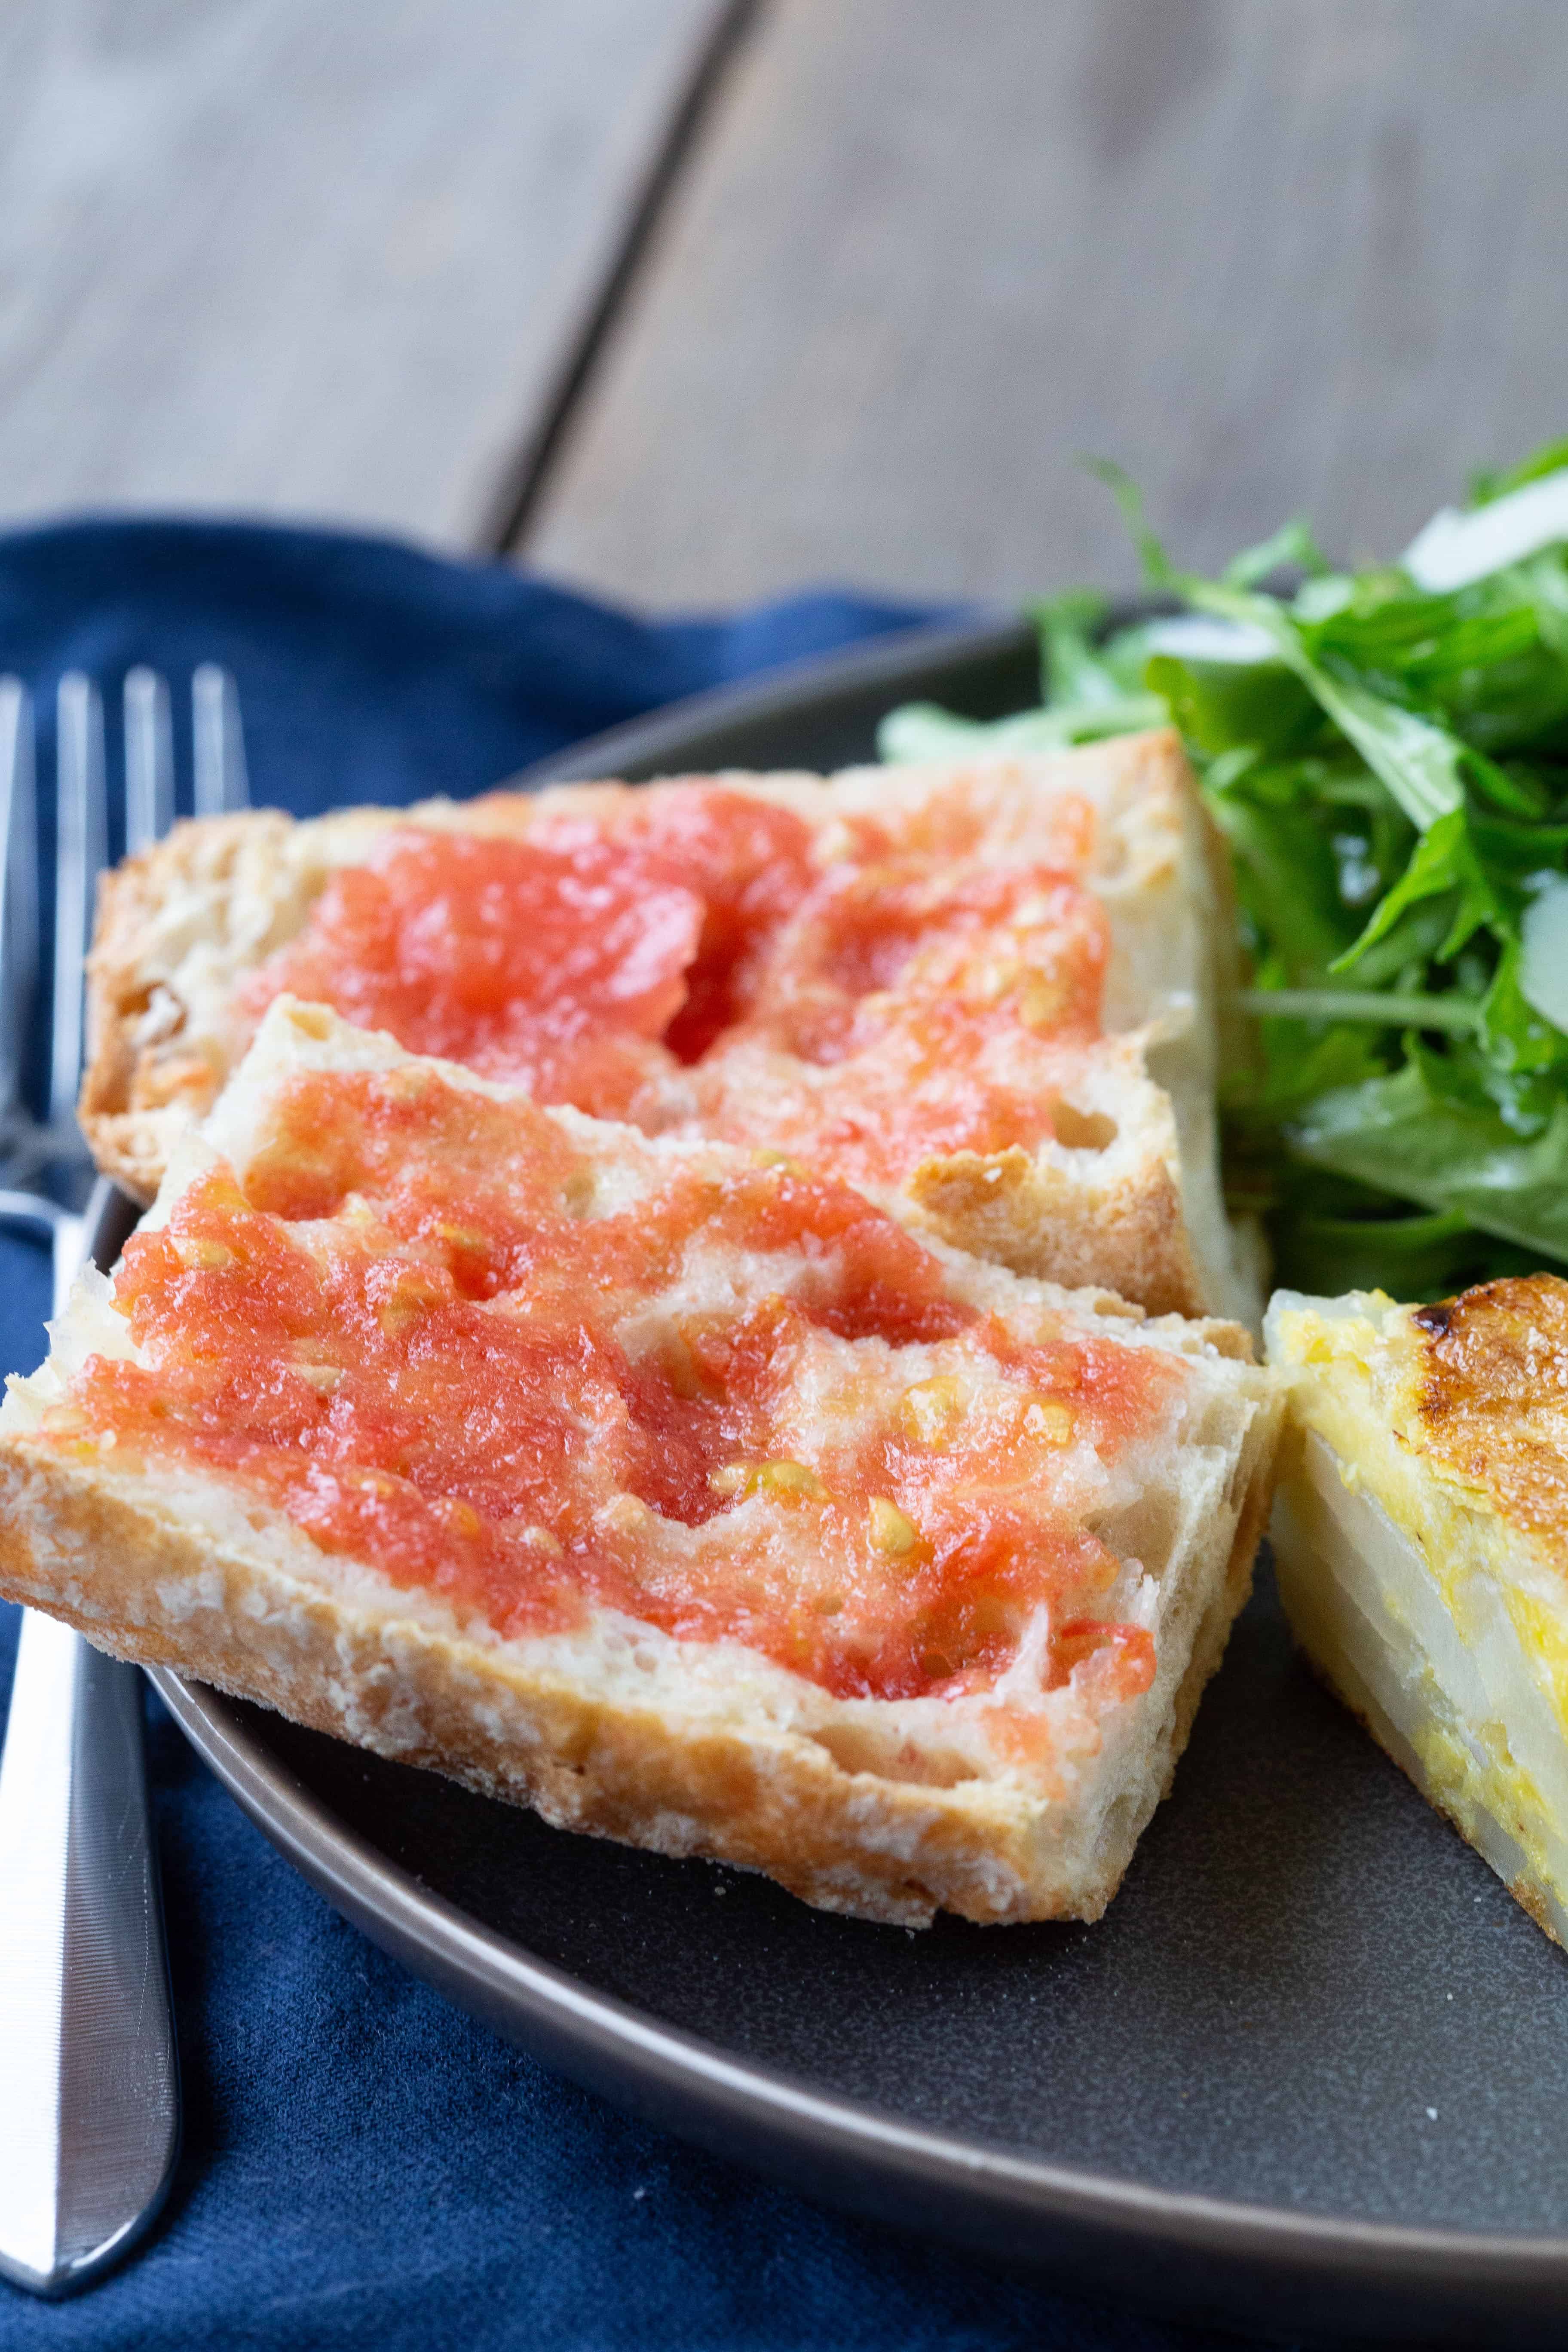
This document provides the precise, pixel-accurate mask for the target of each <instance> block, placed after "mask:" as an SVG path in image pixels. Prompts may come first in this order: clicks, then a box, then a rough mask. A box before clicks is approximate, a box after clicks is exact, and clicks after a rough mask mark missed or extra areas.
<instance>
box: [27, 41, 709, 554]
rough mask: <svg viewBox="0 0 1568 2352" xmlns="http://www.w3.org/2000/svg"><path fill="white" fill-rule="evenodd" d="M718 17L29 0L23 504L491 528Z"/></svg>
mask: <svg viewBox="0 0 1568 2352" xmlns="http://www.w3.org/2000/svg"><path fill="white" fill-rule="evenodd" d="M726 13H727V12H726V9H725V7H724V5H723V0H572V5H571V6H570V7H569V8H566V7H563V6H561V5H556V0H462V4H461V5H459V6H458V7H455V8H454V7H445V6H442V5H439V0H383V5H378V6H376V7H374V8H373V7H369V6H352V7H334V6H330V5H329V6H322V5H320V0H130V5H114V0H12V5H7V6H6V7H5V8H4V9H0V515H3V516H4V517H5V519H8V520H17V519H19V518H23V517H26V516H32V515H37V514H40V513H43V512H47V511H48V510H50V509H57V508H59V507H67V506H110V505H112V506H136V507H143V508H144V507H148V506H185V507H190V506H198V507H206V508H214V507H217V508H230V509H234V508H238V509H254V510H258V511H260V512H264V513H271V514H277V513H290V514H296V515H315V516H323V517H331V519H333V520H339V521H347V522H357V523H362V524H367V525H379V526H385V527H391V528H395V529H398V530H405V531H409V532H412V533H415V534H416V535H419V536H422V537H425V538H427V539H430V540H434V541H445V542H447V543H448V544H454V545H458V546H467V545H471V544H474V543H476V542H478V541H482V540H483V539H484V537H485V535H486V533H487V531H488V530H489V529H490V528H491V527H492V525H493V520H494V517H495V516H496V514H497V513H498V512H499V511H501V510H508V509H510V506H511V504H512V502H513V500H514V499H515V494H516V482H515V479H514V476H515V473H516V469H517V466H518V463H519V458H520V453H522V452H525V451H526V449H527V447H528V445H529V440H530V436H531V435H532V434H533V433H535V432H536V431H537V430H538V429H539V425H540V421H541V419H542V417H543V416H544V415H546V414H547V412H548V409H549V405H550V403H551V401H552V397H553V394H554V389H555V385H556V383H557V380H558V377H559V375H560V373H561V372H562V370H563V368H564V367H567V366H568V365H569V364H570V362H571V358H572V354H573V352H574V346H575V343H576V341H577V339H578V337H579V335H580V333H581V332H582V331H583V327H584V321H585V320H589V319H590V318H591V316H592V313H593V310H594V306H595V302H596V300H597V299H598V295H599V291H600V289H601V286H602V284H603V283H604V281H605V278H606V276H607V274H608V273H610V272H611V271H612V270H613V268H614V267H615V264H616V260H617V258H618V256H619V253H620V248H621V241H622V239H623V237H624V235H625V232H626V223H627V220H628V218H629V217H630V216H632V215H634V214H635V211H636V207H637V203H638V201H639V198H640V195H641V193H642V190H643V187H644V184H645V182H646V180H647V175H648V174H649V173H650V172H651V171H654V170H656V169H657V166H658V156H659V154H660V152H661V145H662V142H663V140H664V138H665V135H666V131H667V128H668V123H669V121H670V119H671V117H672V115H673V114H674V113H675V112H676V111H677V110H679V106H680V103H681V101H682V99H683V97H684V95H685V93H686V91H687V89H688V87H689V84H690V81H691V79H692V77H693V75H694V73H695V72H697V70H698V69H699V68H700V62H701V59H702V58H703V55H704V53H705V50H706V47H707V45H708V44H709V43H710V40H712V39H713V38H714V37H715V34H716V31H717V30H718V28H720V27H721V24H722V21H723V19H724V17H725V16H726Z"/></svg>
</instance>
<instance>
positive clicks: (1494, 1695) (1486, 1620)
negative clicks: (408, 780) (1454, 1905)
mask: <svg viewBox="0 0 1568 2352" xmlns="http://www.w3.org/2000/svg"><path fill="white" fill-rule="evenodd" d="M1267 1329H1268V1356H1269V1360H1270V1362H1271V1363H1272V1364H1274V1365H1275V1366H1276V1367H1277V1368H1278V1370H1279V1371H1280V1373H1281V1374H1282V1376H1284V1377H1285V1378H1286V1379H1287V1380H1288V1381H1289V1409H1288V1410H1289V1433H1288V1436H1287V1440H1286V1444H1285V1446H1284V1448H1283V1449H1282V1454H1281V1465H1282V1466H1281V1478H1280V1491H1279V1502H1278V1505H1277V1507H1276V1513H1275V1528H1274V1540H1275V1551H1276V1554H1277V1557H1278V1560H1279V1589H1280V1592H1281V1595H1282V1597H1283V1599H1284V1602H1285V1607H1286V1609H1287V1611H1288V1612H1289V1618H1290V1622H1291V1626H1292V1628H1293V1630H1294V1632H1295V1633H1296V1637H1297V1639H1298V1640H1299V1641H1300V1643H1301V1645H1302V1647H1303V1649H1304V1650H1305V1651H1306V1653H1307V1654H1308V1656H1309V1657H1310V1659H1311V1660H1312V1662H1313V1664H1315V1665H1316V1666H1317V1667H1318V1668H1319V1670H1320V1672H1321V1674H1322V1675H1323V1676H1324V1677H1325V1679H1326V1680H1327V1681H1328V1682H1329V1683H1330V1684H1331V1686H1332V1687H1333V1689H1334V1690H1336V1691H1337V1692H1338V1693H1339V1695H1340V1696H1341V1697H1342V1699H1343V1700H1344V1701H1345V1703H1346V1705H1347V1706H1350V1707H1351V1708H1352V1710H1353V1711H1354V1712H1355V1713H1356V1714H1357V1715H1359V1716H1360V1717H1362V1719H1363V1722H1364V1723H1365V1724H1366V1725H1367V1727H1368V1728H1369V1729H1370V1730H1371V1732H1372V1734H1373V1738H1375V1739H1376V1740H1377V1741H1378V1742H1379V1744H1380V1745H1381V1746H1382V1747H1383V1748H1385V1749H1386V1750H1387V1752H1388V1754H1389V1755H1390V1756H1392V1757H1393V1759H1394V1762H1395V1763H1396V1764H1398V1765H1399V1766H1400V1767H1401V1768H1402V1769H1403V1770H1405V1772H1407V1773H1408V1774H1409V1776H1410V1778H1411V1779H1412V1780H1414V1781H1415V1785H1416V1787H1417V1788H1418V1789H1419V1790H1421V1792H1422V1794H1423V1795H1424V1796H1426V1798H1428V1799H1429V1800H1430V1801H1431V1802H1432V1803H1433V1804H1434V1805H1436V1807H1437V1808H1438V1809H1439V1810H1440V1811H1443V1812H1445V1813H1447V1816H1448V1818H1449V1819H1450V1821H1452V1822H1454V1824H1455V1826H1456V1827H1457V1828H1458V1830H1459V1831H1460V1832H1461V1833H1462V1835H1463V1836H1465V1837H1466V1838H1468V1840H1469V1842H1470V1843H1471V1844H1472V1845H1473V1846H1474V1847H1475V1848H1476V1849H1477V1851H1478V1853H1481V1854H1483V1855H1484V1856H1485V1857H1486V1859H1487V1861H1488V1862H1489V1863H1490V1864H1491V1866H1492V1868H1493V1869H1494V1870H1495V1871H1496V1872H1497V1874H1498V1875H1499V1876H1500V1878H1501V1879H1502V1880H1503V1881H1504V1883H1505V1884H1506V1885H1508V1886H1509V1887H1510V1890H1511V1891H1512V1893H1513V1894H1514V1895H1516V1896H1517V1897H1518V1899H1519V1901H1520V1902H1521V1904H1522V1905H1523V1906H1524V1908H1525V1909H1526V1910H1527V1911H1528V1912H1529V1913H1530V1916H1531V1918H1532V1919H1534V1920H1535V1921H1536V1923H1537V1925H1538V1926H1540V1927H1544V1928H1545V1930H1546V1932H1547V1934H1548V1935H1549V1936H1552V1937H1554V1938H1555V1939H1556V1941H1557V1942H1558V1943H1560V1944H1568V1402H1565V1400H1568V1282H1563V1281H1561V1280H1559V1279H1558V1278H1557V1277H1556V1276H1552V1275H1532V1276H1529V1277H1528V1278H1526V1279H1521V1280H1513V1281H1503V1282H1492V1283H1487V1284H1485V1285H1483V1286H1481V1287H1479V1289H1475V1290H1468V1291H1466V1292H1465V1293H1464V1294H1463V1296H1462V1297H1458V1298H1455V1299H1450V1300H1447V1301H1446V1302H1445V1303H1444V1304H1443V1305H1441V1306H1437V1307H1396V1306H1395V1305H1394V1301H1393V1300H1392V1299H1390V1298H1387V1297H1384V1295H1383V1294H1382V1293H1381V1292H1371V1293H1363V1292H1354V1293H1352V1294H1351V1295H1350V1296H1349V1297H1345V1298H1338V1299H1321V1298H1303V1297H1298V1296H1297V1295H1296V1294H1295V1293H1293V1292H1289V1291H1281V1292H1279V1294H1278V1295H1277V1296H1276V1297H1275V1298H1274V1299H1273V1301H1272V1303H1271V1304H1270V1307H1269V1310H1268V1325H1267Z"/></svg>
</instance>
